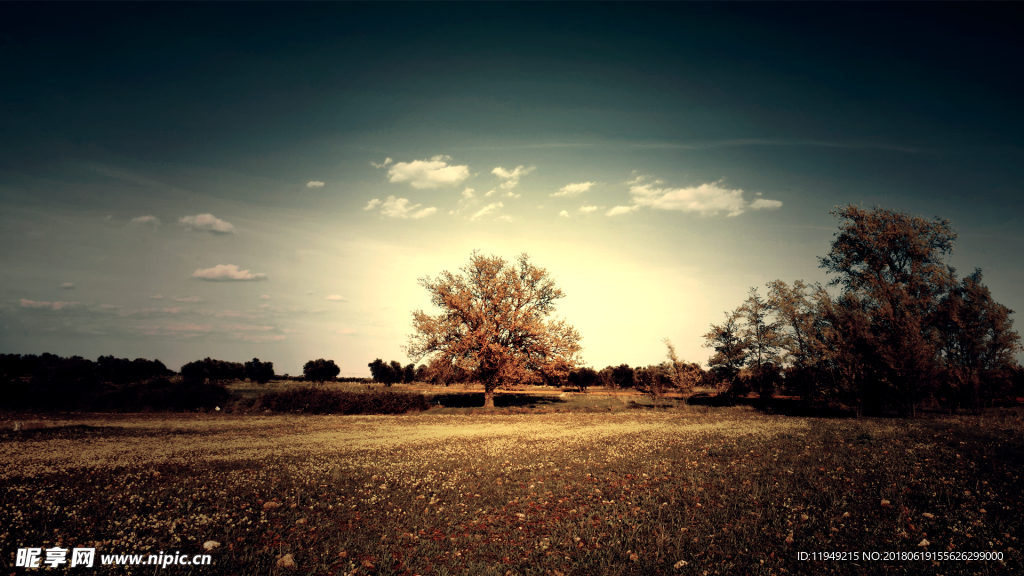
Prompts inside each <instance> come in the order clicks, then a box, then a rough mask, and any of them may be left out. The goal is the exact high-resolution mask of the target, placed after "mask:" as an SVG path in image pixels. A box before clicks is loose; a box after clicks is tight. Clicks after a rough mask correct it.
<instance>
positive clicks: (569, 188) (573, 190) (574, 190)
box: [550, 182, 594, 198]
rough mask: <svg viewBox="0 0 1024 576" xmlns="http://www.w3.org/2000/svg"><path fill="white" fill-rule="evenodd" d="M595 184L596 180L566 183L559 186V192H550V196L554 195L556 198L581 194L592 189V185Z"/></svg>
mask: <svg viewBox="0 0 1024 576" xmlns="http://www.w3.org/2000/svg"><path fill="white" fill-rule="evenodd" d="M593 185H594V182H578V183H576V184H566V185H565V186H562V187H561V188H559V189H558V192H555V193H554V194H550V196H554V197H556V198H559V197H572V196H579V195H580V194H583V193H584V192H586V191H588V190H590V187H591V186H593Z"/></svg>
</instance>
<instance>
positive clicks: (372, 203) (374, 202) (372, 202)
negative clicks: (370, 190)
mask: <svg viewBox="0 0 1024 576" xmlns="http://www.w3.org/2000/svg"><path fill="white" fill-rule="evenodd" d="M378 204H380V200H378V199H376V198H374V199H373V200H370V201H369V202H367V203H366V207H365V208H363V210H373V209H374V208H375V207H376V206H377V205H378Z"/></svg>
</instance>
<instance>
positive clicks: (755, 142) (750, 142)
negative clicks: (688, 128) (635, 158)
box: [630, 138, 927, 154]
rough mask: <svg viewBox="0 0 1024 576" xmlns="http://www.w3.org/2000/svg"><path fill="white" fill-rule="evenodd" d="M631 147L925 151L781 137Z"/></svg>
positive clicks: (883, 145) (893, 145)
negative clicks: (748, 147) (794, 147)
mask: <svg viewBox="0 0 1024 576" xmlns="http://www.w3.org/2000/svg"><path fill="white" fill-rule="evenodd" d="M630 146H631V147H633V148H643V149H678V150H705V149H708V148H725V147H732V146H798V147H815V148H846V149H850V150H865V149H875V150H890V151H893V152H904V153H908V154H916V153H920V152H927V150H925V149H922V148H914V147H911V146H899V145H895V144H886V143H883V142H870V141H866V140H845V141H840V140H787V139H783V138H735V139H732V140H715V141H710V142H637V143H633V144H630Z"/></svg>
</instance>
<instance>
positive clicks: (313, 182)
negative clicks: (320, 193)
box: [306, 180, 324, 188]
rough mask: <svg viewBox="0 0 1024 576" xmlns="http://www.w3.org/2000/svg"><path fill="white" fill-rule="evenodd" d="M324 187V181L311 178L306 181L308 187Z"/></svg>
mask: <svg viewBox="0 0 1024 576" xmlns="http://www.w3.org/2000/svg"><path fill="white" fill-rule="evenodd" d="M323 187H324V183H323V182H320V181H319V180H310V181H309V182H306V188H323Z"/></svg>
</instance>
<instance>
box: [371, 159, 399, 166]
mask: <svg viewBox="0 0 1024 576" xmlns="http://www.w3.org/2000/svg"><path fill="white" fill-rule="evenodd" d="M392 162H394V160H392V159H391V158H385V159H384V161H383V162H381V163H380V164H377V163H376V162H374V161H373V160H370V166H373V167H374V168H383V167H385V166H387V165H388V164H391V163H392Z"/></svg>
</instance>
